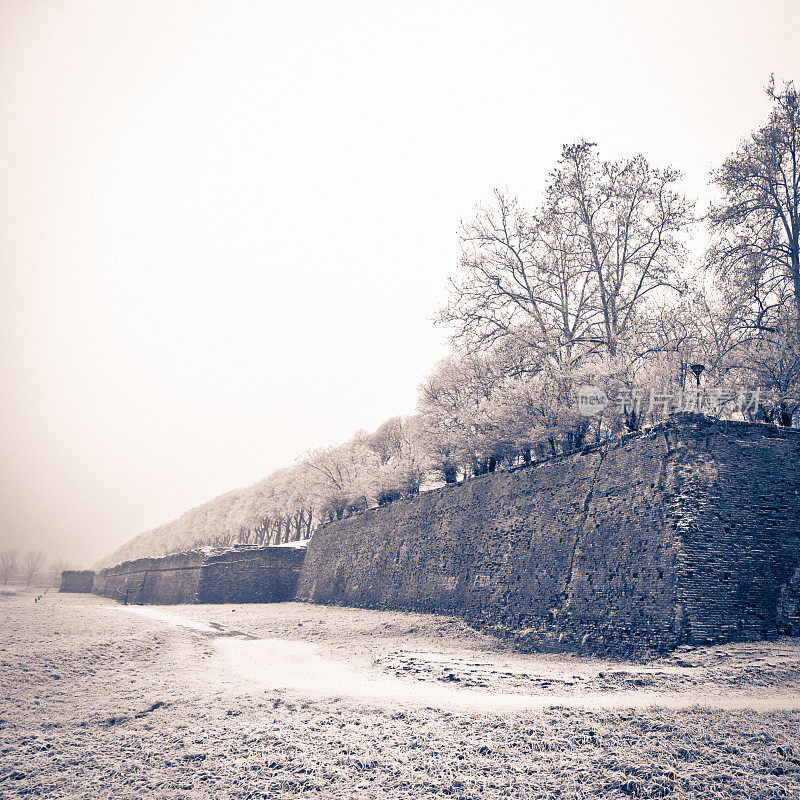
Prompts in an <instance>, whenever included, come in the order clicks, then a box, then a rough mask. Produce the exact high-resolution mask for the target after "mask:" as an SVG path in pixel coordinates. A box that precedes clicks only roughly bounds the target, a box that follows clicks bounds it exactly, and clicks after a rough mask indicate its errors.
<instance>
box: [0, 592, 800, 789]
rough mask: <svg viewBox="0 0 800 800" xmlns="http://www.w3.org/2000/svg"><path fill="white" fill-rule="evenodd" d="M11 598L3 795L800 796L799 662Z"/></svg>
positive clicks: (350, 615)
mask: <svg viewBox="0 0 800 800" xmlns="http://www.w3.org/2000/svg"><path fill="white" fill-rule="evenodd" d="M34 596H35V594H26V593H24V592H22V593H17V594H14V595H2V596H0V622H2V628H0V630H2V639H1V640H0V680H1V683H0V685H1V686H2V689H1V690H0V796H2V797H22V796H25V797H30V796H31V795H33V796H45V797H69V798H104V799H105V798H111V797H113V798H128V797H131V798H132V797H137V798H138V797H157V798H161V797H164V798H170V800H171V799H172V798H178V797H181V798H200V797H223V798H224V797H235V798H251V797H287V796H295V795H298V796H303V797H308V796H315V797H322V798H329V797H331V798H338V797H342V798H344V797H348V798H350V797H358V798H361V797H366V798H370V797H375V798H378V797H380V798H384V797H387V798H401V797H402V798H405V797H415V798H416V797H463V798H467V797H475V796H477V795H478V794H481V795H482V796H484V797H510V796H513V797H522V798H529V797H530V798H534V797H557V796H560V797H598V796H603V797H618V798H623V797H630V796H642V797H648V796H649V797H655V796H659V797H660V796H669V797H686V798H688V797H770V796H774V797H778V796H800V711H798V709H800V692H798V688H799V687H800V647H799V646H798V644H797V643H796V642H794V641H790V640H782V641H779V642H774V643H764V644H739V645H730V646H726V647H716V648H707V649H699V650H682V651H680V652H678V653H676V654H673V655H672V656H670V657H668V658H665V659H662V660H661V661H655V662H650V663H647V664H644V665H643V664H631V663H620V662H611V661H606V660H598V659H578V658H567V657H564V656H544V655H539V656H536V655H521V654H518V653H514V652H511V651H509V650H507V649H504V648H503V647H502V646H501V645H500V644H499V643H498V642H496V641H495V640H494V639H492V638H490V637H487V636H483V635H481V634H478V633H475V632H474V631H472V630H471V629H469V628H468V627H467V626H466V625H464V623H463V622H461V621H460V620H454V619H449V618H446V617H435V616H425V615H420V614H405V613H399V612H379V611H364V610H359V609H348V608H328V607H323V606H311V605H304V604H297V603H283V604H273V605H246V606H241V605H237V606H232V605H225V606H180V607H170V608H169V609H165V608H158V607H130V606H129V607H121V606H114V605H109V602H108V600H106V599H103V598H97V597H94V596H91V595H63V594H62V595H59V594H54V595H52V596H51V594H48V595H47V596H46V597H45V598H44V599H43V601H40V603H38V604H35V603H34V602H33V599H34Z"/></svg>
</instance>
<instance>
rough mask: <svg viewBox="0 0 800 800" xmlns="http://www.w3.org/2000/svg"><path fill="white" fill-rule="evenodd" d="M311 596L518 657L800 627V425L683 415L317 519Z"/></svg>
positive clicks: (302, 593) (310, 557)
mask: <svg viewBox="0 0 800 800" xmlns="http://www.w3.org/2000/svg"><path fill="white" fill-rule="evenodd" d="M297 598H298V599H300V600H305V601H310V602H320V603H337V604H346V605H356V606H365V607H371V608H401V609H410V610H418V611H428V612H443V613H456V614H463V615H464V616H466V617H467V618H468V619H469V620H470V621H472V622H473V623H476V624H477V625H479V626H482V627H486V628H489V629H490V630H492V631H494V632H500V633H502V634H507V635H509V636H512V637H513V638H514V640H515V641H516V643H517V644H518V645H519V646H521V647H531V648H537V649H538V648H542V647H544V648H547V647H553V648H565V647H584V648H591V649H597V650H603V649H609V648H610V649H611V650H613V651H616V652H626V651H631V650H638V649H642V648H649V649H656V650H660V649H665V648H669V647H672V646H674V645H677V644H679V643H681V642H686V643H692V644H700V643H706V642H718V641H729V640H736V639H751V638H759V637H771V636H774V635H777V634H778V633H790V634H794V635H798V634H800V609H799V606H800V431H793V430H782V429H780V428H777V427H772V426H768V425H763V424H751V423H742V422H739V423H736V422H727V423H726V422H722V421H719V420H713V419H708V418H705V417H702V416H698V415H681V416H680V417H679V418H676V419H675V420H673V421H671V422H668V423H663V424H660V425H658V426H656V427H655V428H653V429H652V430H649V431H647V432H642V433H635V434H629V435H627V436H625V437H622V438H621V439H618V440H615V441H612V442H608V443H605V444H602V445H598V446H595V447H591V448H588V449H586V450H584V451H582V452H580V453H575V454H572V455H566V456H559V457H556V458H553V459H552V460H550V461H547V462H545V463H542V464H539V465H534V466H532V467H530V468H522V469H519V470H515V471H513V472H507V473H501V474H497V475H494V476H487V477H484V478H481V479H477V480H473V481H469V482H467V483H466V484H464V485H461V486H456V487H451V488H443V489H440V490H436V491H431V492H427V493H424V494H422V495H421V496H420V497H418V498H416V499H407V500H400V501H398V502H395V503H392V504H391V505H389V506H386V507H382V508H376V509H373V510H370V511H368V512H366V513H362V514H358V515H355V516H352V517H350V518H348V519H343V520H341V521H335V522H332V523H329V524H326V525H324V526H322V527H321V528H320V529H319V530H318V531H317V533H316V534H315V535H314V538H313V539H312V540H311V542H310V543H309V546H308V551H307V554H306V559H305V563H304V565H303V569H302V572H301V575H300V580H299V583H298V588H297Z"/></svg>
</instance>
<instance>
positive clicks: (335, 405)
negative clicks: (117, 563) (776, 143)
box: [0, 0, 800, 565]
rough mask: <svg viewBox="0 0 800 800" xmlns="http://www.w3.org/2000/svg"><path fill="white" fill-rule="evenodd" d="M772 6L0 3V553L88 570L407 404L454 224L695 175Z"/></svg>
mask: <svg viewBox="0 0 800 800" xmlns="http://www.w3.org/2000/svg"><path fill="white" fill-rule="evenodd" d="M798 30H800V3H797V2H796V0H795V1H793V2H770V1H768V0H762V2H753V0H750V2H730V0H729V1H728V2H687V3H679V2H669V3H668V2H657V3H648V2H643V1H642V0H637V2H629V3H622V2H619V3H614V2H596V0H595V1H594V2H585V3H583V2H581V3H578V2H568V0H562V1H561V2H518V3H513V2H507V3H503V2H497V1H496V0H493V1H492V2H485V3H470V2H465V1H464V0H461V1H460V2H453V3H445V2H435V0H426V2H420V3H414V2H409V1H408V0H404V1H403V2H395V3H388V2H378V1H377V0H374V1H373V2H342V0H331V2H300V1H299V0H286V1H285V2H268V1H267V0H264V1H263V2H250V3H236V2H231V0H225V1H224V2H223V0H220V1H219V2H201V1H200V0H190V2H168V0H158V2H142V0H136V2H131V0H117V1H115V0H97V1H96V2H71V1H70V0H49V1H48V2H36V1H35V0H19V2H14V1H13V0H4V2H2V4H0V202H2V213H0V276H1V277H0V280H2V283H1V284H0V335H1V336H2V353H1V354H0V402H2V416H1V417H0V443H1V444H0V446H2V465H1V467H0V469H1V472H0V526H1V527H0V546H2V545H4V544H9V543H12V544H16V545H17V546H19V547H31V546H33V547H41V548H43V549H45V550H46V551H47V553H48V554H49V555H50V556H51V557H53V558H55V557H64V558H68V559H69V560H71V561H72V562H74V563H75V564H85V565H88V564H90V563H91V562H92V561H94V560H95V559H96V558H98V557H100V556H102V555H104V554H105V553H107V552H109V551H110V550H112V549H113V548H115V547H116V546H118V545H119V544H121V543H122V542H124V541H125V540H127V539H129V538H130V537H131V536H133V535H135V534H136V533H139V532H141V531H143V530H146V529H148V528H152V527H155V526H156V525H158V524H161V523H163V522H168V521H169V520H171V519H173V518H175V517H176V516H178V515H179V514H181V513H182V512H183V511H185V510H186V509H187V508H189V507H191V506H193V505H197V504H199V503H201V502H204V501H205V500H208V499H210V498H211V497H213V496H215V495H217V494H220V493H222V492H224V491H227V490H229V489H232V488H235V487H238V486H243V485H247V484H251V483H253V482H255V481H257V480H258V479H260V478H262V477H264V476H265V475H267V474H268V473H269V472H271V471H272V470H273V469H275V468H277V467H280V466H284V465H288V464H290V463H292V462H293V461H294V459H295V458H296V457H298V456H300V455H302V454H303V453H304V452H305V451H306V450H307V449H308V448H310V447H314V446H318V445H321V444H328V443H331V442H335V441H340V440H343V439H345V438H347V437H349V436H350V435H351V434H352V433H353V432H354V431H355V430H356V429H358V428H366V429H372V428H374V427H376V426H377V425H378V424H380V423H381V422H382V421H383V420H384V419H386V418H388V417H391V416H395V415H397V414H403V413H409V412H412V411H413V410H414V407H415V402H416V387H417V385H418V384H419V382H420V381H421V379H422V378H423V377H424V376H425V374H426V373H427V372H428V371H429V370H430V369H431V367H432V366H433V364H434V363H435V362H436V361H437V360H438V359H439V358H441V357H442V355H444V353H445V343H444V331H442V330H441V329H439V328H438V327H436V326H434V325H433V324H432V322H431V319H432V317H433V316H434V314H435V313H436V310H437V308H438V307H439V306H440V304H441V303H442V302H443V301H444V298H445V293H446V277H447V276H448V275H449V274H451V273H452V272H453V270H454V268H455V266H456V263H457V238H456V232H457V228H458V223H459V220H460V219H461V218H463V217H467V216H469V215H470V213H471V211H472V209H473V207H474V205H475V204H476V203H477V202H479V201H481V200H484V199H486V198H487V197H488V196H489V194H490V192H491V190H492V187H494V186H501V187H505V186H507V187H509V188H510V189H511V190H512V191H513V192H515V193H517V194H519V195H520V196H521V197H522V198H524V199H525V200H526V201H529V202H530V203H534V202H535V201H536V200H537V199H538V198H539V195H540V192H541V191H542V188H543V186H544V182H545V180H546V178H547V175H548V173H549V172H550V170H551V169H552V168H553V166H554V165H555V162H556V160H557V158H558V155H559V152H560V148H561V145H562V144H564V143H567V142H572V141H575V140H578V139H580V138H581V137H586V138H587V139H590V140H593V141H596V142H598V144H599V146H600V152H601V155H603V156H608V157H618V156H622V155H633V154H634V153H636V152H640V151H641V152H642V153H644V155H645V156H646V157H647V158H648V159H649V160H650V161H651V162H653V163H654V164H656V165H659V166H666V165H668V164H671V165H673V166H675V167H677V168H679V169H681V170H682V171H683V172H684V175H685V186H686V188H687V190H688V191H689V192H690V193H691V194H692V195H694V196H695V197H699V198H700V199H701V200H704V201H705V200H707V198H708V191H709V190H708V186H707V183H708V173H709V169H710V168H711V167H712V166H713V165H715V164H717V163H719V161H721V159H722V158H724V157H725V156H726V155H727V154H728V153H729V152H731V151H732V150H734V149H735V147H736V145H737V143H738V141H739V140H740V138H741V137H742V136H743V135H745V134H746V133H747V132H748V131H750V130H751V129H753V128H755V127H756V126H757V125H759V124H761V123H762V122H763V121H764V120H765V119H766V115H767V112H768V100H767V98H766V96H765V94H764V91H763V90H764V86H765V84H766V82H767V80H768V78H769V75H770V73H771V72H774V73H775V75H776V77H778V78H797V79H798V80H800V49H799V48H798V46H797V32H798Z"/></svg>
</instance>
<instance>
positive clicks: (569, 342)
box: [439, 190, 596, 369]
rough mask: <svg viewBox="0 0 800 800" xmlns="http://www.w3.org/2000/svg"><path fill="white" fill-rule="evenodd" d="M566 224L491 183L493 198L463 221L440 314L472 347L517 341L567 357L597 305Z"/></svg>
mask: <svg viewBox="0 0 800 800" xmlns="http://www.w3.org/2000/svg"><path fill="white" fill-rule="evenodd" d="M568 239H569V236H568V232H567V230H566V227H565V226H562V225H553V224H552V220H551V219H548V217H547V214H546V213H545V212H542V213H539V214H529V213H528V212H526V211H525V210H524V209H523V208H522V207H521V206H520V205H519V202H518V201H517V200H516V199H515V198H513V197H509V196H508V195H507V194H505V193H503V192H500V191H499V190H495V192H494V203H493V204H492V205H491V206H490V207H488V208H485V207H480V208H479V209H478V211H477V213H476V215H475V217H474V218H473V219H472V220H471V221H469V222H467V223H462V226H461V231H460V241H461V262H460V270H459V273H458V275H457V276H456V277H455V278H451V281H450V283H451V292H450V299H449V302H448V304H447V305H446V306H445V308H444V309H443V310H442V311H441V312H440V315H439V320H440V321H441V322H444V323H447V324H452V325H453V327H454V331H455V334H454V337H453V338H454V342H455V344H456V346H457V347H458V348H459V349H460V350H461V351H462V352H464V351H466V352H468V353H474V352H479V351H483V352H485V351H486V350H487V348H489V347H492V346H494V345H496V344H507V343H509V342H514V343H515V344H520V345H522V346H524V347H526V348H529V349H531V351H532V356H533V358H532V361H533V367H534V369H536V368H538V365H539V363H540V361H541V360H551V361H554V362H555V363H557V364H559V365H562V366H563V365H568V364H569V363H570V360H571V353H572V347H573V343H574V342H575V341H576V340H579V339H584V338H585V337H587V336H588V335H589V330H590V328H591V325H592V324H593V322H594V321H595V318H596V312H595V311H594V308H595V307H596V303H595V298H594V297H593V294H594V292H595V289H594V288H593V285H592V284H591V282H590V279H591V273H590V272H589V269H588V267H587V265H586V264H585V263H582V262H581V261H580V260H578V259H575V258H573V257H572V253H571V252H570V250H569V247H568V246H567V240H568Z"/></svg>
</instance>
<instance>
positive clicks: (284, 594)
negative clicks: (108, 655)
mask: <svg viewBox="0 0 800 800" xmlns="http://www.w3.org/2000/svg"><path fill="white" fill-rule="evenodd" d="M303 556H304V552H303V551H302V550H298V549H294V548H285V547H264V548H258V549H253V550H226V551H221V552H220V551H216V552H214V551H203V550H195V551H191V552H188V553H178V554H175V555H171V556H164V557H162V558H140V559H137V560H136V561H126V562H125V563H123V564H118V565H117V566H115V567H108V568H106V569H103V570H101V571H100V572H98V573H97V575H96V577H95V580H94V592H95V594H99V595H102V596H105V597H111V598H114V599H115V600H118V601H120V602H123V603H157V604H164V605H168V604H174V603H266V602H275V601H280V600H288V599H291V597H292V594H293V592H294V588H295V584H296V582H297V577H298V575H299V573H300V565H301V564H302V560H303Z"/></svg>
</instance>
